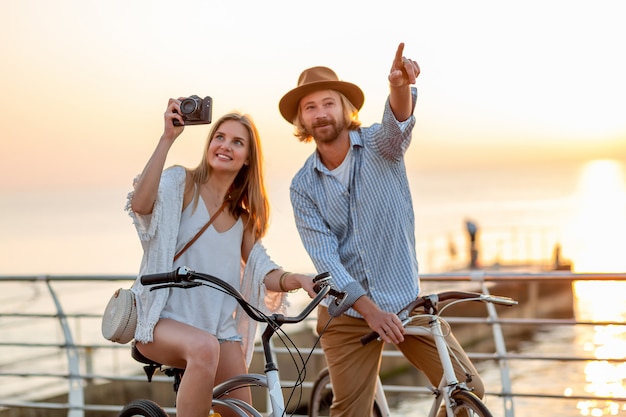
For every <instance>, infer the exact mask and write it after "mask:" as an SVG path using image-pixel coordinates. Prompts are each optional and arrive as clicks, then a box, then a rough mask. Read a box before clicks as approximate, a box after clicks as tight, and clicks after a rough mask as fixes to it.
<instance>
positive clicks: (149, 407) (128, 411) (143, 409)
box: [118, 400, 169, 417]
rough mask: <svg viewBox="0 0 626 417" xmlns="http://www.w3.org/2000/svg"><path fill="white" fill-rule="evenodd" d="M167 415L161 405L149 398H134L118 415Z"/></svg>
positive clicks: (164, 416)
mask: <svg viewBox="0 0 626 417" xmlns="http://www.w3.org/2000/svg"><path fill="white" fill-rule="evenodd" d="M134 416H138V417H169V415H168V414H167V413H166V412H165V410H163V409H162V408H161V406H160V405H159V404H157V403H155V402H154V401H150V400H135V401H132V402H130V403H128V404H127V405H126V406H125V407H124V408H123V409H122V411H120V413H119V414H118V417H134Z"/></svg>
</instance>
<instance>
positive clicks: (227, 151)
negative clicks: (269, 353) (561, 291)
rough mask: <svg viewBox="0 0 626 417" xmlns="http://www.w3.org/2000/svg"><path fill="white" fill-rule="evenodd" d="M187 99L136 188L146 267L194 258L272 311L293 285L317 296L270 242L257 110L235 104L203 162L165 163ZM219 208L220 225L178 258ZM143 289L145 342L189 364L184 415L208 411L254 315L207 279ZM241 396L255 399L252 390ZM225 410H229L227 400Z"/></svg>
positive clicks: (157, 357) (170, 114)
mask: <svg viewBox="0 0 626 417" xmlns="http://www.w3.org/2000/svg"><path fill="white" fill-rule="evenodd" d="M180 104H181V99H170V100H169V102H168V105H167V110H166V112H165V116H164V118H165V128H164V131H163V134H162V136H161V138H160V139H159V141H158V143H157V145H156V149H155V150H154V152H153V153H152V156H151V157H150V159H149V161H148V163H147V164H146V166H145V168H144V169H143V172H142V173H141V175H139V177H138V178H137V179H136V181H135V184H134V191H133V192H132V193H130V194H129V199H128V205H127V210H129V213H130V215H131V217H132V218H133V219H134V223H135V226H136V228H137V232H138V234H139V238H140V240H141V243H142V245H143V250H144V253H143V259H142V262H141V268H140V276H141V275H143V274H151V273H158V272H168V271H171V270H173V269H175V268H177V267H180V266H188V267H189V268H191V269H193V270H196V271H198V272H203V273H207V274H210V275H213V276H216V277H219V278H221V279H223V280H224V281H226V282H228V283H230V284H231V285H232V286H234V287H235V288H237V289H238V290H240V291H241V292H242V293H243V295H244V296H245V297H246V299H247V300H249V301H252V302H253V303H256V304H257V306H258V307H259V308H261V309H262V310H263V311H265V312H268V313H269V312H273V311H278V310H279V309H281V308H282V307H284V302H285V300H284V297H283V295H284V293H285V292H286V291H289V290H293V289H297V288H304V289H306V291H307V292H308V293H309V295H311V296H313V295H314V292H313V284H312V277H311V276H308V275H302V274H295V273H289V272H286V271H284V270H282V269H281V268H280V267H279V266H278V265H276V264H275V263H274V262H272V260H271V259H270V258H269V257H268V255H267V254H266V252H265V249H264V248H263V246H262V244H261V242H260V239H261V238H262V237H263V235H264V234H265V232H266V229H267V225H268V217H269V204H268V201H267V195H266V192H265V184H264V182H263V166H262V153H261V142H260V139H259V134H258V132H257V128H256V127H255V125H254V123H253V121H252V119H251V118H250V117H249V116H247V115H242V114H239V113H229V114H226V115H224V116H223V117H221V118H220V119H219V120H217V121H216V122H215V123H214V124H213V127H212V129H211V131H210V133H209V136H208V138H207V142H206V145H205V147H204V152H203V154H202V155H201V161H200V163H199V165H198V166H197V167H196V168H194V169H189V168H185V167H182V166H172V167H170V168H167V169H165V170H164V169H163V168H164V164H165V161H166V157H167V154H168V152H169V150H170V148H171V146H172V145H173V144H174V142H175V141H176V139H177V138H178V137H179V135H180V134H181V133H182V132H183V129H184V126H176V125H174V121H178V122H180V123H181V124H182V123H184V120H183V117H182V116H181V109H180ZM222 206H223V207H224V209H223V211H222V212H221V213H220V212H219V209H220V207H222ZM215 213H217V217H216V218H215V221H214V222H213V223H212V225H211V226H210V227H209V228H208V229H207V230H206V231H205V232H204V233H203V234H202V235H200V237H199V238H198V239H197V240H196V241H195V243H193V244H192V245H191V246H190V247H189V248H188V249H187V250H186V251H185V252H184V253H182V255H180V257H179V258H178V259H177V260H174V256H175V254H176V253H178V251H180V250H181V248H183V247H184V246H185V244H186V243H188V242H189V241H190V240H191V238H192V237H193V236H194V235H195V234H196V232H197V231H198V230H199V229H200V228H201V227H202V226H203V225H205V224H206V223H207V221H208V220H209V218H210V216H212V215H214V214H215ZM242 262H243V263H244V264H245V271H243V274H242V267H241V265H242ZM133 291H134V292H135V293H136V299H137V311H138V322H137V330H136V333H135V341H136V347H137V349H138V350H139V351H140V352H141V354H143V355H144V356H146V357H147V358H150V359H151V360H153V361H157V362H159V363H162V364H165V365H169V366H174V367H178V368H184V369H185V374H184V376H183V379H182V382H181V384H180V388H179V390H178V396H177V399H176V410H177V413H176V415H177V416H180V417H190V416H202V417H206V416H207V415H208V414H209V410H210V409H211V402H212V401H211V393H212V390H213V385H214V383H220V382H222V381H224V380H225V379H227V378H229V377H231V376H233V375H236V374H240V373H245V372H246V371H247V367H248V365H249V361H250V358H251V354H252V348H253V344H254V335H255V334H254V331H255V329H256V327H255V324H254V322H252V321H251V320H250V319H249V317H248V316H247V315H246V314H245V313H244V312H243V311H242V310H240V309H238V308H237V307H238V305H237V302H236V301H235V299H234V298H232V297H230V296H228V295H225V294H223V293H222V292H220V291H216V290H212V289H210V288H208V287H205V286H202V287H197V288H194V289H190V290H185V289H178V288H177V289H169V290H159V291H150V290H149V288H146V287H144V286H143V285H141V282H140V281H139V279H137V280H136V281H135V283H134V285H133ZM231 395H232V397H236V398H240V399H242V400H244V401H246V402H248V403H249V402H250V401H251V394H250V391H249V390H248V391H246V390H237V391H235V392H233V393H232V394H231ZM215 410H216V411H219V412H221V413H223V415H224V416H226V415H227V414H226V411H225V410H219V407H215Z"/></svg>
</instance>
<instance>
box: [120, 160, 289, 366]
mask: <svg viewBox="0 0 626 417" xmlns="http://www.w3.org/2000/svg"><path fill="white" fill-rule="evenodd" d="M185 176H186V174H185V168H184V167H182V166H173V167H170V168H168V169H166V170H164V171H163V173H162V175H161V182H160V184H159V191H158V195H157V200H156V202H155V204H154V208H153V210H152V213H151V214H149V215H139V214H137V213H135V212H133V211H132V209H131V206H130V201H131V199H132V196H133V192H131V193H129V194H128V198H127V203H126V211H128V213H129V215H130V216H131V217H132V218H133V223H134V224H135V227H136V229H137V233H138V234H139V240H140V241H141V245H142V246H143V257H142V260H141V266H140V269H139V275H138V277H137V279H136V280H135V282H134V284H133V286H132V290H133V292H134V293H135V296H136V300H137V329H136V331H135V340H137V341H138V342H142V343H149V342H152V337H153V330H154V326H155V325H156V323H157V321H158V320H159V316H160V314H161V311H162V310H163V307H164V306H165V303H166V301H167V295H168V291H165V290H163V291H158V290H157V291H150V290H149V288H145V287H144V286H143V285H142V284H141V282H140V281H139V278H140V277H141V276H142V275H144V274H153V273H158V272H169V271H171V270H172V269H173V259H174V254H175V247H176V239H177V237H178V227H179V224H180V216H181V212H182V204H183V194H184V190H185ZM279 268H280V267H279V266H278V265H277V264H275V263H274V262H273V261H272V260H271V259H270V257H269V256H268V254H267V252H266V251H265V248H264V247H263V245H262V243H261V242H260V241H259V242H257V243H256V244H255V245H254V247H253V248H252V251H251V252H250V255H249V257H248V261H247V263H246V264H245V266H243V264H242V270H243V271H242V281H241V294H242V295H243V296H244V298H245V299H246V300H247V301H248V302H249V303H250V304H252V305H253V306H254V307H256V308H258V309H259V310H261V311H262V312H264V313H265V314H271V313H275V312H279V313H282V314H284V313H285V311H286V309H287V307H288V302H287V298H286V297H285V293H282V292H274V291H270V290H268V289H267V288H266V287H265V285H264V284H263V279H264V278H265V275H267V273H269V272H270V271H272V270H274V269H279ZM235 318H236V321H237V329H238V332H239V334H240V335H241V336H242V338H243V344H242V348H243V351H244V354H245V358H246V363H247V364H248V365H249V364H250V360H251V359H252V353H253V349H254V340H255V336H256V329H257V322H256V321H254V320H252V319H250V318H249V317H248V315H247V314H246V313H245V312H244V311H243V309H242V308H241V307H239V306H238V307H237V311H236V313H235Z"/></svg>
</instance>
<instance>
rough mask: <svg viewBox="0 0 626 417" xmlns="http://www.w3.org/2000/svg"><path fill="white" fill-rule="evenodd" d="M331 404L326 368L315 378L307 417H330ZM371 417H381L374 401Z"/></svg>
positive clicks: (330, 389)
mask: <svg viewBox="0 0 626 417" xmlns="http://www.w3.org/2000/svg"><path fill="white" fill-rule="evenodd" d="M332 402H333V390H332V386H331V384H330V374H329V373H328V368H324V369H322V371H321V372H320V373H319V374H318V375H317V377H316V378H315V382H314V383H313V388H312V389H311V396H310V399H309V407H308V414H309V417H327V416H329V415H330V405H331V404H332ZM372 417H383V414H382V412H381V410H380V406H379V405H378V403H377V402H376V400H374V406H373V408H372Z"/></svg>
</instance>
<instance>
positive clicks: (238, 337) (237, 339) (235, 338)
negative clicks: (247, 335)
mask: <svg viewBox="0 0 626 417" xmlns="http://www.w3.org/2000/svg"><path fill="white" fill-rule="evenodd" d="M242 340H243V338H242V337H241V335H235V336H231V337H229V338H227V339H219V338H218V339H217V341H218V342H220V345H221V344H222V343H224V342H240V343H241V341H242Z"/></svg>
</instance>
